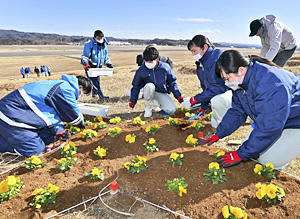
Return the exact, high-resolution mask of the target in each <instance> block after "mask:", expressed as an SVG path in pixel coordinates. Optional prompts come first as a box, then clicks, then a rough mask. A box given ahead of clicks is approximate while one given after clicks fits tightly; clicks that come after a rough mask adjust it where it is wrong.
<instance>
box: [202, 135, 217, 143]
mask: <svg viewBox="0 0 300 219" xmlns="http://www.w3.org/2000/svg"><path fill="white" fill-rule="evenodd" d="M219 139H220V138H219V137H218V136H216V135H213V136H211V137H210V138H207V139H204V141H205V142H206V143H207V142H208V145H211V144H213V143H215V142H217V141H219Z"/></svg>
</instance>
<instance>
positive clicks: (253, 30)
mask: <svg viewBox="0 0 300 219" xmlns="http://www.w3.org/2000/svg"><path fill="white" fill-rule="evenodd" d="M261 26H262V23H261V22H260V20H258V19H256V20H254V21H252V22H251V23H250V31H251V32H250V34H249V37H252V36H255V35H256V34H257V31H258V29H259V28H260V27H261Z"/></svg>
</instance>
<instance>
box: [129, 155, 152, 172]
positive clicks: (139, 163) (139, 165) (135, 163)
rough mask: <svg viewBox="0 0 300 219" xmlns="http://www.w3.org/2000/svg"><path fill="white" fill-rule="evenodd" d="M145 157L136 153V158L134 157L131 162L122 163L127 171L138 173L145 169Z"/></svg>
mask: <svg viewBox="0 0 300 219" xmlns="http://www.w3.org/2000/svg"><path fill="white" fill-rule="evenodd" d="M146 162H147V159H146V158H145V157H141V156H139V155H136V158H134V159H133V160H132V161H131V163H130V162H126V163H125V164H124V167H125V168H126V169H127V170H128V172H129V173H132V174H134V173H140V172H142V171H144V170H146V169H147V164H146Z"/></svg>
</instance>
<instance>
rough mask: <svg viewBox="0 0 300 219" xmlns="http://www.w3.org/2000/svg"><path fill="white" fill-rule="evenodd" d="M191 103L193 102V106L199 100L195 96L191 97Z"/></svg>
mask: <svg viewBox="0 0 300 219" xmlns="http://www.w3.org/2000/svg"><path fill="white" fill-rule="evenodd" d="M190 103H191V106H193V105H194V104H196V103H197V100H196V99H195V97H191V99H190Z"/></svg>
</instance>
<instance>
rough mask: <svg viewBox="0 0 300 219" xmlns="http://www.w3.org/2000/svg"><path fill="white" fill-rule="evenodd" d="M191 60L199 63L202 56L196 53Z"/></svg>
mask: <svg viewBox="0 0 300 219" xmlns="http://www.w3.org/2000/svg"><path fill="white" fill-rule="evenodd" d="M193 58H194V59H195V61H196V62H197V61H199V59H201V58H202V55H200V53H198V54H197V55H194V56H193Z"/></svg>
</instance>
